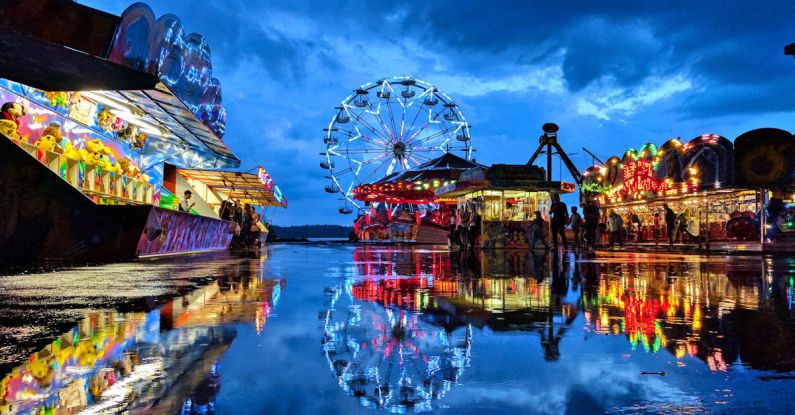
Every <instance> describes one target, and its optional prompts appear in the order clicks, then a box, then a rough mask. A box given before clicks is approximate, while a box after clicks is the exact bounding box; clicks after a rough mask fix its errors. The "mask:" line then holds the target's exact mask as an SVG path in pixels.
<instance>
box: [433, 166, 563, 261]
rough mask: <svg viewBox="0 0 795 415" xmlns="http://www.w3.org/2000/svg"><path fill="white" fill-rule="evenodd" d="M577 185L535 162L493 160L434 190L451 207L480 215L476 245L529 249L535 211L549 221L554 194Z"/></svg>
mask: <svg viewBox="0 0 795 415" xmlns="http://www.w3.org/2000/svg"><path fill="white" fill-rule="evenodd" d="M574 189H575V186H574V184H573V183H568V182H563V181H548V180H546V172H545V170H544V169H543V168H541V167H538V166H535V165H531V164H519V165H514V164H494V165H492V166H490V167H488V168H485V167H476V168H473V169H470V170H468V171H466V172H464V173H463V174H461V178H460V179H459V180H458V181H457V182H456V183H451V184H448V185H446V186H442V187H440V188H438V189H436V192H435V194H436V198H437V201H439V202H440V203H445V204H447V205H448V209H449V210H452V209H463V208H465V207H467V206H469V207H470V208H471V209H474V210H475V212H476V213H477V217H479V218H480V220H479V222H478V224H477V226H478V228H479V229H478V231H477V241H476V242H475V244H474V245H475V246H478V247H481V248H517V249H528V247H529V243H530V241H531V240H532V239H531V236H532V235H531V231H530V222H531V221H532V220H533V217H534V216H535V212H536V211H540V212H541V215H542V217H543V218H544V220H545V221H547V222H548V221H549V208H550V205H551V198H552V195H554V194H565V193H572V192H574ZM448 224H449V223H448ZM454 243H455V241H454Z"/></svg>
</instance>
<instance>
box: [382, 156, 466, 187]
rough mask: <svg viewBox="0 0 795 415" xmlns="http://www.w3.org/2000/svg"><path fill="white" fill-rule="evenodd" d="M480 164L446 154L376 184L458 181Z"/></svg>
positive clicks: (394, 174) (387, 177)
mask: <svg viewBox="0 0 795 415" xmlns="http://www.w3.org/2000/svg"><path fill="white" fill-rule="evenodd" d="M478 166H480V165H479V164H478V163H475V162H473V161H469V160H467V159H465V158H462V157H458V156H456V155H455V154H452V153H444V154H443V155H442V156H440V157H437V158H435V159H433V160H429V161H426V162H425V163H422V164H419V165H417V166H415V167H413V168H411V169H408V170H403V171H400V172H395V173H392V174H390V175H387V176H385V177H383V178H382V179H380V180H378V181H377V182H375V183H396V182H399V181H406V182H416V181H418V180H433V179H437V180H458V177H459V176H461V173H462V172H464V171H466V170H469V169H471V168H474V167H478Z"/></svg>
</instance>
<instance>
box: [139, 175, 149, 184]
mask: <svg viewBox="0 0 795 415" xmlns="http://www.w3.org/2000/svg"><path fill="white" fill-rule="evenodd" d="M141 181H142V182H144V184H149V175H147V174H146V173H144V174H142V175H141Z"/></svg>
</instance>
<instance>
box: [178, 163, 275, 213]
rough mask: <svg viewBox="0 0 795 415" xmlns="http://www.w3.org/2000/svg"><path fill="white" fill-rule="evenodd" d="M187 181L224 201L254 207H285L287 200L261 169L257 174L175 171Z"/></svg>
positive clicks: (217, 171) (221, 171)
mask: <svg viewBox="0 0 795 415" xmlns="http://www.w3.org/2000/svg"><path fill="white" fill-rule="evenodd" d="M177 172H178V173H179V174H181V175H182V176H183V177H185V178H186V179H188V180H195V181H197V182H200V183H202V184H204V185H205V186H207V187H208V188H210V189H211V190H212V191H214V192H216V193H218V194H219V195H220V196H222V197H223V198H224V199H230V198H231V199H238V200H240V201H241V203H248V204H251V205H256V206H281V207H287V198H285V197H284V196H283V195H282V194H281V190H279V186H276V184H275V183H273V180H272V179H271V178H270V176H269V175H268V173H267V172H266V171H265V169H263V168H262V167H259V168H258V169H257V173H256V174H255V173H245V172H239V171H223V170H201V169H177Z"/></svg>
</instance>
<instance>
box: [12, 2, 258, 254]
mask: <svg viewBox="0 0 795 415" xmlns="http://www.w3.org/2000/svg"><path fill="white" fill-rule="evenodd" d="M34 3H35V4H34ZM50 3H51V2H49V1H45V0H43V1H39V2H31V3H27V2H26V3H24V4H14V5H3V6H2V8H3V13H4V14H5V13H7V12H8V10H5V9H6V8H9V7H10V8H11V9H12V11H15V12H16V13H18V14H19V15H21V16H27V15H28V14H33V15H41V16H45V15H46V16H48V18H49V19H50V20H51V23H52V24H57V23H59V22H62V21H63V20H64V19H67V15H68V16H69V18H71V19H74V21H78V22H92V23H93V24H92V25H90V27H83V28H77V29H76V28H73V27H72V26H71V25H66V24H64V25H63V27H64V31H58V32H55V31H46V30H42V29H43V28H42V27H41V22H36V21H30V22H27V23H29V24H26V25H22V26H20V27H19V31H17V32H13V33H10V34H8V36H10V37H11V39H7V40H8V41H9V43H13V44H14V45H15V46H14V47H19V46H20V45H23V46H24V47H25V48H27V50H28V51H29V52H28V53H25V55H24V56H25V65H27V66H26V68H28V67H35V69H33V70H29V71H26V70H20V69H19V68H16V67H15V66H14V65H15V64H16V65H22V64H23V63H22V62H18V61H17V60H4V61H3V62H2V63H0V69H2V73H4V74H8V75H7V76H10V77H9V78H5V79H0V106H2V108H0V148H2V150H0V159H2V160H1V161H0V163H3V166H4V169H2V170H1V171H0V183H2V186H3V187H2V189H3V192H4V195H5V197H3V198H2V199H0V209H2V210H3V211H4V212H5V215H6V220H5V221H4V222H5V223H4V224H3V225H2V226H0V260H7V261H15V262H18V261H33V260H47V259H59V260H114V259H129V258H134V257H142V256H149V255H162V254H174V253H184V252H199V251H208V250H221V249H226V248H227V247H228V246H229V243H230V241H231V238H232V233H233V231H234V224H233V223H231V222H229V221H223V220H220V219H219V218H218V216H217V215H214V214H212V213H211V212H193V213H194V214H191V213H187V212H177V211H176V210H174V208H175V204H174V203H173V202H174V201H175V200H176V199H177V198H178V197H181V195H177V194H175V193H173V190H174V189H170V188H169V187H168V186H166V184H165V183H164V170H165V169H166V166H168V165H171V166H175V167H177V168H183V169H211V170H221V169H224V170H228V169H234V168H237V167H239V165H240V160H239V159H238V158H237V157H236V156H235V155H234V153H233V152H232V151H231V150H230V149H229V148H228V146H227V145H226V144H225V143H224V141H223V135H224V133H225V128H226V111H225V109H224V107H223V105H222V102H221V87H220V83H219V81H218V80H217V79H215V78H213V77H212V64H211V62H210V55H209V48H208V46H207V43H206V40H205V39H204V38H203V37H202V36H201V35H198V34H192V35H189V36H188V35H186V33H185V31H184V30H183V28H182V24H181V22H180V21H179V19H177V18H176V17H175V16H172V15H167V16H164V17H161V18H160V19H156V18H155V16H154V14H153V12H152V10H151V9H150V8H149V7H148V6H146V5H145V4H143V3H136V4H133V5H132V6H130V7H129V8H127V10H125V11H124V13H123V14H122V15H121V16H120V17H119V16H113V15H108V14H106V13H103V12H100V11H98V10H94V9H91V8H88V7H86V6H82V5H79V4H76V3H66V4H61V3H59V4H58V7H57V8H50V7H48V5H49V4H50ZM58 10H60V11H58ZM67 26H68V27H67ZM59 27H60V26H59ZM160 27H168V28H169V30H166V31H163V30H161V29H159V28H160ZM78 29H79V30H78ZM70 30H75V33H71V32H69V31H70ZM79 35H89V37H90V38H91V41H90V42H88V41H87V42H79V41H77V40H76V39H78V36H79ZM53 45H56V46H57V47H53ZM5 52H6V51H4V52H3V53H5ZM163 56H165V57H168V59H160V57H163ZM53 62H58V63H57V64H53ZM197 73H198V74H202V76H198V77H197V76H195V74H197ZM266 175H267V173H266ZM268 179H269V177H268ZM269 180H270V179H269ZM270 183H271V184H272V180H271V181H270ZM165 216H169V217H173V218H171V219H168V220H164V217H165ZM166 223H167V224H166ZM169 235H173V239H175V241H174V243H171V244H163V243H160V244H158V243H153V242H155V241H157V240H160V241H161V242H162V241H164V240H166V239H169V238H171V236H169ZM139 242H140V243H139ZM153 246H161V247H162V246H168V247H169V248H168V249H165V250H154V251H153V250H151V249H150V248H152V247H153Z"/></svg>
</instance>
